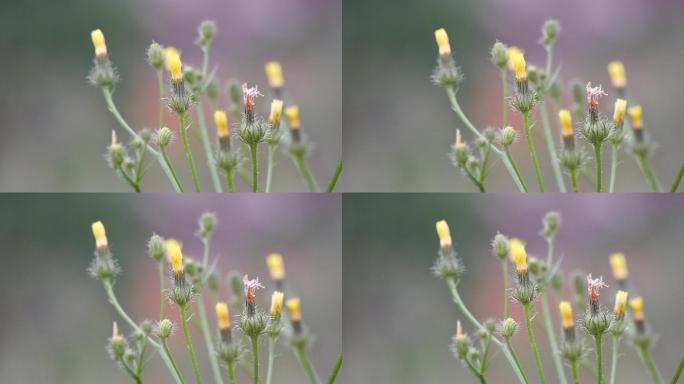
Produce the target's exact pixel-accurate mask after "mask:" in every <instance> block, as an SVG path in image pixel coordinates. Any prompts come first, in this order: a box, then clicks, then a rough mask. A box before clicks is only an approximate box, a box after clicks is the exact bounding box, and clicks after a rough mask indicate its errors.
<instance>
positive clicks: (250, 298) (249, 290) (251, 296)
mask: <svg viewBox="0 0 684 384" xmlns="http://www.w3.org/2000/svg"><path fill="white" fill-rule="evenodd" d="M242 286H243V288H244V290H245V300H247V302H248V303H254V301H255V300H256V290H257V289H259V288H264V286H263V285H261V283H259V278H258V277H257V278H256V279H254V280H250V279H249V277H247V275H244V276H243V277H242Z"/></svg>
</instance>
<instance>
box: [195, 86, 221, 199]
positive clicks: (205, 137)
mask: <svg viewBox="0 0 684 384" xmlns="http://www.w3.org/2000/svg"><path fill="white" fill-rule="evenodd" d="M196 108H197V109H196V110H195V113H197V122H198V123H199V126H200V130H199V131H200V138H201V139H202V146H203V147H204V155H205V156H206V157H207V166H208V167H209V174H210V175H211V182H212V184H213V185H214V190H215V191H216V192H223V187H221V180H220V179H219V176H218V169H217V167H216V163H215V161H214V149H213V148H212V146H211V140H209V130H208V129H207V122H206V120H205V116H204V106H203V103H202V99H201V98H200V100H199V102H198V103H197V107H196Z"/></svg>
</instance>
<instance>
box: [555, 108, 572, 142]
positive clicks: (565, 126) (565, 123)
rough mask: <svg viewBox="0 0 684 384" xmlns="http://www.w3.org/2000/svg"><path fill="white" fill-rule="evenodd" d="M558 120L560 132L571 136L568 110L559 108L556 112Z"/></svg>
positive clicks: (570, 116) (570, 117)
mask: <svg viewBox="0 0 684 384" xmlns="http://www.w3.org/2000/svg"><path fill="white" fill-rule="evenodd" d="M558 120H560V124H561V133H562V134H563V137H570V136H572V134H573V133H572V115H570V111H568V110H567V109H561V110H560V111H559V112H558Z"/></svg>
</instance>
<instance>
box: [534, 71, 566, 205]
mask: <svg viewBox="0 0 684 384" xmlns="http://www.w3.org/2000/svg"><path fill="white" fill-rule="evenodd" d="M547 73H548V72H547ZM539 113H540V115H541V121H542V126H543V127H544V138H545V139H546V146H547V147H548V149H549V157H550V158H551V167H552V168H553V175H554V177H555V178H556V184H558V190H559V191H560V192H565V181H564V180H563V173H562V172H561V164H560V161H559V160H558V153H557V152H556V144H555V140H553V133H551V123H550V122H549V112H548V111H547V109H546V104H542V105H540V106H539Z"/></svg>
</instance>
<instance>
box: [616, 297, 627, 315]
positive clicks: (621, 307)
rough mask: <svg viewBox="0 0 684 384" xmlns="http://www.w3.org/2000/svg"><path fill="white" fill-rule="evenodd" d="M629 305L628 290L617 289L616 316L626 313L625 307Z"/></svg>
mask: <svg viewBox="0 0 684 384" xmlns="http://www.w3.org/2000/svg"><path fill="white" fill-rule="evenodd" d="M626 306H627V292H625V291H617V293H616V294H615V308H614V309H613V312H615V315H616V316H623V315H624V314H625V307H626Z"/></svg>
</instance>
